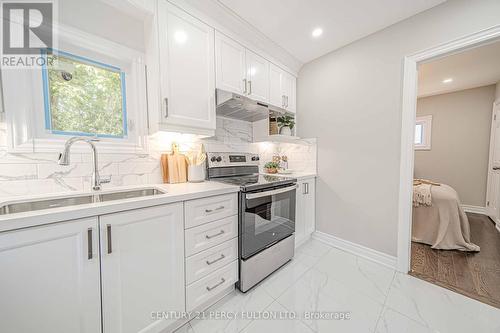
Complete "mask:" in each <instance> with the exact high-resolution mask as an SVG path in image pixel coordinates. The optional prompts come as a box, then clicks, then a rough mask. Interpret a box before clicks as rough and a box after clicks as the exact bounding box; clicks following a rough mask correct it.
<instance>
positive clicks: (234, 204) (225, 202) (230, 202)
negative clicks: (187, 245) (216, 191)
mask: <svg viewBox="0 0 500 333" xmlns="http://www.w3.org/2000/svg"><path fill="white" fill-rule="evenodd" d="M236 214H238V194H237V193H231V194H225V195H218V196H214V197H208V198H203V199H197V200H191V201H186V203H185V204H184V216H185V218H186V222H185V228H186V229H187V228H192V227H196V226H198V225H201V224H205V223H207V222H212V221H216V220H219V219H222V218H224V217H228V216H231V215H236Z"/></svg>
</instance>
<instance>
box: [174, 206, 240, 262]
mask: <svg viewBox="0 0 500 333" xmlns="http://www.w3.org/2000/svg"><path fill="white" fill-rule="evenodd" d="M184 235H185V248H186V257H189V256H192V255H193V254H196V253H198V252H201V251H203V250H206V249H209V248H211V247H213V246H215V245H219V244H221V243H223V242H225V241H228V240H230V239H232V238H235V237H237V236H238V215H233V216H230V217H226V218H225V219H222V220H219V221H215V222H210V223H207V224H203V225H200V226H198V227H195V228H191V229H187V230H185V231H184Z"/></svg>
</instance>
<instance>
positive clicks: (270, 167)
mask: <svg viewBox="0 0 500 333" xmlns="http://www.w3.org/2000/svg"><path fill="white" fill-rule="evenodd" d="M278 168H279V164H278V163H276V162H267V163H266V164H265V165H264V169H265V170H266V172H267V173H277V172H278Z"/></svg>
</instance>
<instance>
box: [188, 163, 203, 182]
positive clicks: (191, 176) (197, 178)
mask: <svg viewBox="0 0 500 333" xmlns="http://www.w3.org/2000/svg"><path fill="white" fill-rule="evenodd" d="M203 181H205V167H204V165H189V166H188V182H190V183H200V182H203Z"/></svg>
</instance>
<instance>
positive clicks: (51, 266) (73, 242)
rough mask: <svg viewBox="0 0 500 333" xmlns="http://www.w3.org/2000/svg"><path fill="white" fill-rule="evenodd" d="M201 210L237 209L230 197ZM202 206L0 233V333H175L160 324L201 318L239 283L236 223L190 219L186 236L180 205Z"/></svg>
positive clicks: (197, 214) (199, 213) (233, 219)
mask: <svg viewBox="0 0 500 333" xmlns="http://www.w3.org/2000/svg"><path fill="white" fill-rule="evenodd" d="M233 196H234V197H236V196H235V195H233ZM202 203H204V204H206V207H208V208H206V210H210V209H212V208H210V207H212V206H214V207H216V208H217V207H219V206H218V205H221V203H223V205H224V207H226V206H227V207H229V210H228V212H234V209H235V208H234V207H233V199H230V200H228V195H221V196H215V197H210V198H207V200H205V201H203V202H202ZM198 204H200V201H199V199H198V200H193V201H192V202H185V203H184V202H179V203H172V204H166V205H160V206H153V207H148V208H142V209H134V210H129V211H124V212H118V213H113V214H108V215H101V216H98V217H97V216H96V217H90V218H84V219H80V220H72V221H65V222H59V223H53V224H47V225H42V226H38V227H29V228H26V229H19V230H14V231H7V232H2V233H0V267H1V272H0V332H37V333H53V332H72V333H73V332H75V333H99V332H102V333H136V332H141V333H152V332H170V331H172V330H173V329H175V328H176V327H178V326H179V325H180V324H182V322H180V321H177V320H176V319H175V318H179V317H178V316H177V317H176V316H173V317H172V318H173V319H168V318H166V316H163V314H182V313H183V312H184V311H186V310H187V311H190V310H194V309H198V310H204V308H203V307H208V306H209V305H211V304H212V303H214V302H215V301H217V300H218V299H220V298H221V297H222V296H224V295H225V294H227V293H228V292H229V291H231V290H233V289H234V284H235V283H236V282H237V280H238V238H237V237H238V215H232V216H228V217H224V218H220V219H218V220H215V221H211V222H206V219H205V217H206V214H207V213H206V210H205V209H200V210H194V211H193V212H194V214H191V215H190V216H191V218H192V221H191V223H194V222H193V221H196V223H194V224H195V226H194V227H192V228H187V229H186V225H190V224H189V223H187V221H185V218H184V210H185V205H186V207H193V205H194V206H197V205H198ZM219 211H224V212H226V210H225V209H220V210H218V211H217V212H219ZM224 215H226V213H224V214H221V216H224ZM197 223H200V224H197ZM201 223H202V224H201ZM158 314H160V317H161V318H158Z"/></svg>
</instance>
